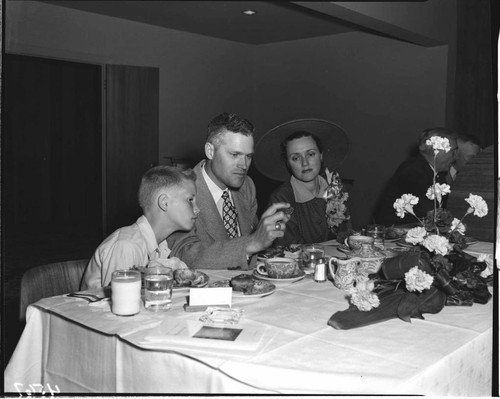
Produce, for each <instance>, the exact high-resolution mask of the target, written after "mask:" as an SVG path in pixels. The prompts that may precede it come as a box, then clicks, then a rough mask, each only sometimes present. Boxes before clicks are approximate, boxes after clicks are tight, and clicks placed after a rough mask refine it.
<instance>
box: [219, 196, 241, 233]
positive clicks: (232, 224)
mask: <svg viewBox="0 0 500 399" xmlns="http://www.w3.org/2000/svg"><path fill="white" fill-rule="evenodd" d="M222 199H223V200H224V203H223V204H222V221H223V222H224V227H225V228H226V231H227V236H228V237H229V238H234V237H237V236H238V222H237V221H236V217H237V213H236V209H235V208H234V206H233V204H232V202H231V200H230V199H229V193H228V192H227V191H224V192H223V193H222Z"/></svg>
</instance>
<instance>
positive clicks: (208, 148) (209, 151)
mask: <svg viewBox="0 0 500 399" xmlns="http://www.w3.org/2000/svg"><path fill="white" fill-rule="evenodd" d="M214 151H215V147H214V145H213V144H212V143H205V155H206V157H207V158H208V159H212V158H213V157H214Z"/></svg>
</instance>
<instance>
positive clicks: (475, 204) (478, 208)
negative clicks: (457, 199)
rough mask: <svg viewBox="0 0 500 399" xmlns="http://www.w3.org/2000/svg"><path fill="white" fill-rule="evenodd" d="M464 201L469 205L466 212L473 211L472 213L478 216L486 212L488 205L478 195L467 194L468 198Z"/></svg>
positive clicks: (484, 214)
mask: <svg viewBox="0 0 500 399" xmlns="http://www.w3.org/2000/svg"><path fill="white" fill-rule="evenodd" d="M465 201H467V202H468V203H469V205H470V208H469V209H468V210H467V213H472V212H474V215H475V216H477V217H480V218H482V217H483V216H486V215H487V214H488V205H487V204H486V201H485V200H484V199H483V197H481V196H480V195H474V194H469V198H466V199H465Z"/></svg>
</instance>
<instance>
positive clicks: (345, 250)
mask: <svg viewBox="0 0 500 399" xmlns="http://www.w3.org/2000/svg"><path fill="white" fill-rule="evenodd" d="M337 249H338V250H339V251H340V252H344V253H348V252H351V248H349V247H348V246H347V245H345V244H340V245H339V247H338V248H337Z"/></svg>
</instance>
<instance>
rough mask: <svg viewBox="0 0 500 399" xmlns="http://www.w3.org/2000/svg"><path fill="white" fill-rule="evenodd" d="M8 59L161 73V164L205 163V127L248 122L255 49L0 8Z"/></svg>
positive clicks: (44, 7) (55, 10)
mask: <svg viewBox="0 0 500 399" xmlns="http://www.w3.org/2000/svg"><path fill="white" fill-rule="evenodd" d="M5 8H6V29H5V45H6V52H11V53H18V54H27V55H36V56H45V57H52V58H60V59H66V60H72V61H83V62H90V63H98V64H99V63H100V64H105V63H108V64H122V65H140V66H153V67H158V68H159V69H160V120H159V131H160V139H159V160H160V162H161V161H162V160H163V157H165V156H192V155H193V154H198V155H200V156H201V155H203V143H204V139H205V134H206V125H207V123H208V121H210V119H211V118H212V117H214V116H215V115H217V114H219V113H220V112H222V111H223V110H228V111H233V112H237V113H240V114H242V115H247V117H248V118H251V117H252V116H253V115H252V114H251V111H250V110H251V96H252V78H251V74H252V66H251V59H252V54H253V47H252V46H247V45H243V44H238V43H234V42H230V41H225V40H219V39H214V38H210V37H205V36H201V35H196V34H189V33H185V32H180V31H175V30H171V29H164V28H160V27H155V26H150V25H147V24H142V23H138V22H132V21H126V20H122V19H119V18H112V17H107V16H101V15H97V14H92V13H88V12H83V11H78V10H73V9H69V8H64V7H58V6H54V5H49V4H46V3H39V2H32V1H9V2H6V7H5Z"/></svg>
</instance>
